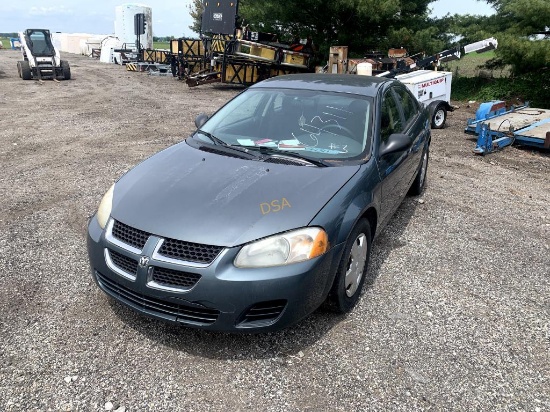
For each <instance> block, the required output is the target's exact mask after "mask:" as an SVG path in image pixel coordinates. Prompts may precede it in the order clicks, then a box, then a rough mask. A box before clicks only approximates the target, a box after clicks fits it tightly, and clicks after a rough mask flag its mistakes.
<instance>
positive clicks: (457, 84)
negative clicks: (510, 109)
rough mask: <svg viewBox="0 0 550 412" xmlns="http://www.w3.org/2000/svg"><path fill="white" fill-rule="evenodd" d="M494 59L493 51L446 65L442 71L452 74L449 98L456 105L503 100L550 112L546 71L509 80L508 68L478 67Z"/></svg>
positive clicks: (548, 83)
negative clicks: (488, 68) (458, 102)
mask: <svg viewBox="0 0 550 412" xmlns="http://www.w3.org/2000/svg"><path fill="white" fill-rule="evenodd" d="M493 58H495V51H494V50H491V51H487V52H485V53H479V54H477V53H470V54H467V55H465V56H463V57H462V59H460V60H453V61H451V62H447V63H446V64H445V66H444V70H447V71H452V72H453V87H452V93H451V98H452V99H453V100H458V101H468V100H475V101H477V102H485V101H489V100H504V101H507V102H510V103H514V104H517V103H518V101H520V102H526V101H528V102H530V104H531V106H532V107H540V108H543V109H550V70H542V71H539V72H536V73H527V74H524V75H521V76H515V77H511V74H510V68H509V67H506V68H504V69H498V70H487V69H484V68H483V67H482V66H483V65H484V64H485V63H486V62H487V61H489V60H491V59H493Z"/></svg>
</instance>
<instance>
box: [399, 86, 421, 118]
mask: <svg viewBox="0 0 550 412" xmlns="http://www.w3.org/2000/svg"><path fill="white" fill-rule="evenodd" d="M394 90H395V93H396V95H397V98H398V99H399V101H400V103H401V106H402V107H403V115H404V116H405V124H406V125H407V124H409V123H410V122H411V121H412V120H413V119H414V118H415V116H416V114H417V113H418V102H417V101H416V99H415V98H414V97H413V96H411V94H410V93H409V92H408V91H407V90H406V89H405V88H403V87H396V88H395V89H394Z"/></svg>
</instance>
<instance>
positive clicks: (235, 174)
mask: <svg viewBox="0 0 550 412" xmlns="http://www.w3.org/2000/svg"><path fill="white" fill-rule="evenodd" d="M358 170H359V166H356V165H355V166H341V167H308V166H294V165H281V164H274V163H268V162H258V161H254V160H246V159H240V158H233V157H228V156H224V155H220V154H213V153H209V152H205V151H202V150H199V149H196V148H194V147H191V146H189V145H188V144H187V143H186V142H182V143H180V144H178V145H175V146H172V147H170V148H168V149H166V150H164V151H163V152H160V153H158V154H156V155H154V156H152V157H151V158H149V159H147V160H146V161H144V162H143V163H141V164H139V165H138V166H136V167H135V168H134V169H132V170H131V171H129V172H128V173H127V174H126V175H124V176H123V177H122V178H121V179H120V180H119V181H118V182H117V184H116V186H115V191H114V197H113V209H112V213H111V214H112V216H113V218H115V219H116V220H119V221H121V222H123V223H125V224H127V225H130V226H132V227H135V228H138V229H141V230H144V231H146V232H149V233H152V234H155V235H158V236H162V237H168V238H173V239H180V240H186V241H189V242H195V243H201V244H209V245H218V246H226V247H231V246H237V245H241V244H244V243H247V242H250V241H252V240H255V239H259V238H262V237H266V236H269V235H272V234H275V233H280V232H284V231H287V230H290V229H295V228H299V227H303V226H307V225H308V223H309V222H310V221H311V220H312V219H313V217H314V216H315V215H316V214H317V213H318V212H319V210H320V209H321V208H322V207H323V206H324V205H325V204H326V203H327V202H328V201H329V200H330V199H331V198H332V196H334V194H335V193H336V192H337V191H338V190H340V188H341V187H342V186H343V185H344V184H345V183H346V182H347V181H348V180H349V179H350V178H351V177H352V176H353V175H354V174H355V173H357V171H358Z"/></svg>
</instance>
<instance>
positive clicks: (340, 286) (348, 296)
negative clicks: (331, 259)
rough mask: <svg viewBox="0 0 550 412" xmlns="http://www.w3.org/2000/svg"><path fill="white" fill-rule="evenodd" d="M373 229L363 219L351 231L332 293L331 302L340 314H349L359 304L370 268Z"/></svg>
mask: <svg viewBox="0 0 550 412" xmlns="http://www.w3.org/2000/svg"><path fill="white" fill-rule="evenodd" d="M371 243H372V237H371V227H370V224H369V222H368V221H367V220H366V219H361V220H359V222H357V224H356V225H355V227H354V228H353V230H352V231H351V233H350V235H349V237H348V240H347V242H346V246H345V248H344V253H343V254H342V260H341V261H340V265H339V266H338V272H337V273H336V278H335V279H334V284H333V285H332V289H331V291H330V301H331V303H333V304H334V306H335V309H336V310H337V311H338V312H339V313H347V312H349V311H350V310H351V309H353V307H354V306H355V304H356V303H357V301H358V300H359V296H360V295H361V289H362V288H363V284H364V283H365V277H366V274H367V269H368V266H369V258H370V251H371Z"/></svg>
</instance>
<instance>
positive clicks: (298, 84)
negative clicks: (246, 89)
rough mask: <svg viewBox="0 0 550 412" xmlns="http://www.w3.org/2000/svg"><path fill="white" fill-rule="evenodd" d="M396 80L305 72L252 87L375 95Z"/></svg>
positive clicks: (266, 81)
mask: <svg viewBox="0 0 550 412" xmlns="http://www.w3.org/2000/svg"><path fill="white" fill-rule="evenodd" d="M394 81H395V80H393V79H387V78H383V77H373V76H360V75H354V74H320V73H304V74H289V75H286V76H276V77H272V78H270V79H267V80H264V81H262V82H259V83H256V84H255V85H253V86H251V88H254V89H257V88H280V89H300V90H323V91H327V92H339V93H352V94H359V95H363V96H370V97H375V96H376V95H377V93H378V90H379V89H380V88H381V87H382V86H383V85H384V84H387V83H390V82H394Z"/></svg>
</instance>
